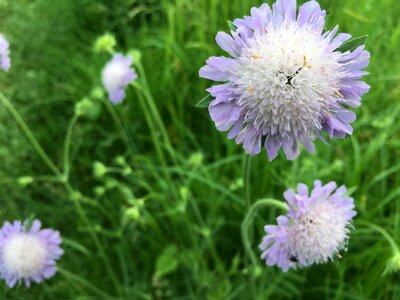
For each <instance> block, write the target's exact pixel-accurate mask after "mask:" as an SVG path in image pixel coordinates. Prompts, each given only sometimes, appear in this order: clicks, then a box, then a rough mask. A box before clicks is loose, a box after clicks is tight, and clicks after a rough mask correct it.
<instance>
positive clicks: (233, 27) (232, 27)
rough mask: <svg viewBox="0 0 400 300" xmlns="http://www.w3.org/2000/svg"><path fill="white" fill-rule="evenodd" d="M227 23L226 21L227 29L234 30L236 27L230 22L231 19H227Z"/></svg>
mask: <svg viewBox="0 0 400 300" xmlns="http://www.w3.org/2000/svg"><path fill="white" fill-rule="evenodd" d="M227 23H228V26H229V29H230V30H231V31H236V29H237V28H236V26H235V25H233V22H232V21H230V20H228V21H227Z"/></svg>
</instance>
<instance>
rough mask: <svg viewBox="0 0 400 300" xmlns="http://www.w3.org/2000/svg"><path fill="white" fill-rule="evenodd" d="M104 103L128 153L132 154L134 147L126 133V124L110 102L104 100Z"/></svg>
mask: <svg viewBox="0 0 400 300" xmlns="http://www.w3.org/2000/svg"><path fill="white" fill-rule="evenodd" d="M102 101H103V103H104V105H105V106H106V108H107V110H108V113H109V114H110V116H111V118H112V119H113V121H114V123H115V126H116V127H117V129H118V131H119V134H120V136H121V139H122V141H123V142H124V144H125V147H126V148H127V150H128V153H129V154H132V150H131V148H132V145H131V143H130V139H129V136H128V134H127V133H126V129H125V126H124V124H123V123H122V120H121V118H120V117H119V116H118V114H117V112H116V111H115V108H114V106H113V105H112V104H111V103H110V101H108V100H104V99H103V100H102ZM132 155H133V154H132Z"/></svg>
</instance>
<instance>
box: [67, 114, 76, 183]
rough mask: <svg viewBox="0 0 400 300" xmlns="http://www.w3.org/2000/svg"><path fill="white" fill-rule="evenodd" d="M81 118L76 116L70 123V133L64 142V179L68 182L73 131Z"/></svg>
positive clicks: (68, 132)
mask: <svg viewBox="0 0 400 300" xmlns="http://www.w3.org/2000/svg"><path fill="white" fill-rule="evenodd" d="M78 119H79V116H78V115H76V114H75V115H74V116H73V117H72V119H71V121H70V122H69V125H68V131H67V134H66V136H65V142H64V178H65V180H66V181H68V178H69V170H70V152H71V137H72V131H73V129H74V127H75V124H76V122H77V121H78Z"/></svg>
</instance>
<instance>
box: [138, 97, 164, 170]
mask: <svg viewBox="0 0 400 300" xmlns="http://www.w3.org/2000/svg"><path fill="white" fill-rule="evenodd" d="M136 94H137V96H138V99H139V102H140V106H141V107H142V110H143V113H144V116H145V118H146V121H147V124H148V125H149V128H150V134H151V137H152V139H153V144H154V147H155V149H156V152H157V156H158V159H159V160H160V163H161V165H162V166H163V167H167V162H166V160H165V157H164V154H163V151H162V149H161V145H160V140H159V138H158V137H157V130H156V128H155V126H154V123H153V121H152V118H151V116H150V114H149V112H148V110H147V107H146V103H145V101H144V99H143V96H142V95H141V94H140V93H139V92H138V91H137V92H136Z"/></svg>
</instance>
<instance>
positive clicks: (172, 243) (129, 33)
mask: <svg viewBox="0 0 400 300" xmlns="http://www.w3.org/2000/svg"><path fill="white" fill-rule="evenodd" d="M268 2H269V3H271V1H268ZM261 3H262V1H257V0H240V1H239V0H230V1H228V0H146V1H145V0H114V1H109V0H102V1H100V0H98V1H96V0H1V1H0V31H1V32H4V33H5V34H6V36H7V37H8V38H9V40H10V43H11V50H12V54H11V57H12V69H11V70H10V72H9V73H1V74H0V90H1V92H2V93H4V94H5V95H7V96H8V97H9V98H10V99H11V101H12V103H13V104H14V105H15V107H16V108H17V110H18V111H19V113H20V114H21V115H22V116H23V118H24V120H25V121H26V123H27V124H28V126H29V128H30V129H31V130H32V132H33V133H34V134H35V136H36V138H37V140H38V141H39V142H40V144H41V145H42V147H43V148H44V149H45V151H46V153H47V154H48V156H49V157H50V158H51V160H52V161H53V162H54V163H55V164H56V166H57V167H58V168H59V169H61V170H62V169H63V167H64V166H65V165H64V163H63V162H64V158H63V157H64V154H63V153H64V143H65V139H66V134H67V131H68V127H69V124H72V125H74V126H73V127H72V126H71V128H72V130H71V151H70V161H71V162H70V164H69V165H70V176H69V184H70V185H69V188H68V186H66V185H65V184H63V183H61V182H57V180H55V178H54V174H52V172H51V170H50V169H49V168H48V167H47V166H46V165H45V164H44V163H43V161H42V160H41V158H40V157H39V156H38V155H37V153H36V152H35V150H34V148H33V147H32V146H31V144H30V143H29V141H28V140H27V139H26V137H25V135H24V133H23V132H22V131H21V130H20V127H19V126H18V124H17V123H16V122H15V120H14V118H13V117H12V116H11V114H10V113H9V111H8V110H7V109H6V108H5V107H4V105H0V166H1V167H0V184H1V188H0V221H1V222H3V221H5V220H9V221H11V220H14V219H25V218H29V217H31V216H32V214H34V215H35V217H37V218H39V219H41V220H42V222H43V224H44V226H45V227H52V228H56V229H59V230H60V231H61V233H62V236H63V238H64V244H63V248H64V249H65V255H64V256H63V257H62V259H61V261H60V263H59V266H60V272H59V273H58V274H57V276H56V277H54V278H52V279H50V280H48V281H47V282H46V283H44V284H41V285H35V286H33V287H32V288H31V289H29V290H28V289H26V288H24V287H17V288H14V289H12V290H10V289H8V288H7V287H6V286H5V284H4V283H1V284H0V298H1V299H7V300H8V299H20V300H26V299H34V300H35V299H57V300H59V299H76V300H78V299H79V300H84V299H118V298H119V299H177V300H178V299H216V300H217V299H218V300H219V299H224V300H225V299H226V300H231V299H241V300H242V299H400V285H399V275H398V274H396V273H394V274H389V275H385V276H383V275H382V273H383V271H384V269H385V266H386V263H387V260H388V259H390V257H391V256H392V251H391V248H390V247H389V244H388V242H387V241H386V240H385V239H384V238H383V237H382V235H380V234H379V233H377V232H376V231H373V230H371V229H370V228H369V227H366V226H364V225H363V224H362V223H361V222H360V221H361V220H363V221H369V222H373V223H375V224H378V225H380V226H382V227H383V228H385V229H386V230H387V232H388V233H389V234H390V235H391V236H392V237H393V238H394V239H395V240H396V241H397V243H399V244H400V228H399V225H400V206H399V201H398V199H399V195H400V185H399V182H400V176H399V172H400V161H399V160H398V157H399V155H400V151H399V150H400V140H399V135H400V122H399V114H400V55H399V46H400V26H399V15H400V2H398V1H397V0H379V1H376V0H336V1H328V0H324V1H320V3H321V5H322V6H323V7H324V8H325V9H327V10H328V11H329V15H328V18H327V29H330V28H333V26H334V25H336V24H340V28H341V31H344V32H350V33H351V34H352V35H353V36H360V35H364V34H368V35H369V39H368V41H367V48H368V50H370V51H371V64H370V66H369V68H368V71H369V72H370V75H369V76H368V77H367V79H366V80H367V82H368V83H369V84H370V85H371V92H370V93H369V94H368V95H366V96H365V97H364V98H363V105H362V107H361V108H359V109H357V110H356V113H357V117H358V120H357V122H356V123H355V124H354V128H355V130H354V134H353V136H352V137H348V138H346V139H345V140H334V141H332V142H331V143H330V145H329V146H326V145H324V144H323V143H322V142H317V143H316V144H317V147H316V148H317V150H316V153H315V154H314V155H310V154H308V153H306V152H305V151H302V154H301V156H300V157H299V158H298V159H297V160H296V161H294V162H289V161H286V160H285V158H284V156H283V155H282V153H281V154H280V155H279V157H278V158H277V159H276V160H275V161H273V162H272V163H269V162H268V160H267V157H266V155H265V154H264V153H263V154H261V155H259V156H257V157H255V158H254V159H253V160H252V170H251V198H252V201H253V202H255V201H256V200H257V199H259V198H265V197H273V198H276V199H282V193H283V191H284V190H285V189H287V188H288V187H294V186H295V185H296V184H297V183H298V182H305V183H307V184H308V185H311V184H312V182H313V181H314V180H315V179H317V178H318V179H321V180H322V181H324V182H327V181H330V180H335V181H337V182H338V183H339V184H345V185H346V186H348V187H351V188H356V190H355V192H354V194H353V196H354V198H355V201H356V204H357V210H358V213H359V214H358V216H357V219H356V221H355V230H354V231H353V232H352V234H351V240H350V243H349V247H348V251H347V252H345V253H342V256H343V259H342V260H339V259H337V260H336V261H335V262H334V263H328V264H326V265H320V266H314V267H310V268H307V269H302V270H296V271H293V270H292V271H289V272H288V273H282V272H281V271H280V270H278V269H277V268H270V267H264V266H263V262H262V261H261V260H260V262H259V263H260V267H262V273H261V275H260V276H255V275H254V273H253V272H252V269H251V268H250V263H249V261H248V258H247V257H246V255H245V253H244V249H243V245H242V242H241V237H240V225H241V222H242V220H243V218H244V216H245V214H246V212H247V208H246V205H245V200H244V189H243V180H242V173H243V163H244V158H245V156H244V154H243V150H242V149H241V147H239V146H236V145H235V143H234V142H233V141H227V139H226V137H225V134H222V133H219V132H218V131H217V130H216V129H215V128H214V125H213V124H212V122H211V120H210V118H209V116H208V113H207V110H204V109H197V108H195V104H196V102H197V101H198V100H200V99H201V98H202V97H204V96H205V95H206V93H205V88H206V87H207V86H209V85H210V82H207V81H206V80H203V79H200V78H199V77H198V70H199V68H200V67H201V66H202V65H203V64H204V62H205V59H206V58H207V57H209V56H210V55H217V54H222V52H221V50H220V49H218V48H217V46H216V44H215V42H214V37H215V34H216V33H217V31H220V30H224V31H226V30H227V29H228V26H227V24H226V20H228V19H230V20H232V19H234V18H235V17H240V16H243V15H245V14H248V13H249V10H250V8H251V7H252V6H255V5H260V4H261ZM105 32H111V33H113V34H115V36H116V37H117V40H118V46H117V50H119V51H123V52H127V51H129V50H130V49H140V51H141V53H142V62H143V68H144V70H145V74H146V76H147V81H148V83H149V91H148V92H150V93H151V94H152V96H153V98H152V99H154V102H155V104H156V109H157V111H158V113H159V114H160V116H161V118H160V120H161V122H162V124H160V122H159V121H160V120H158V119H157V118H156V116H157V113H156V112H155V109H154V107H152V106H151V105H150V104H151V103H150V102H148V100H149V99H151V98H143V95H142V94H141V93H140V92H137V90H136V89H135V88H133V87H131V88H130V89H129V90H128V97H127V99H126V100H125V102H124V103H123V104H122V105H120V106H117V107H114V108H113V107H111V106H110V105H107V104H108V103H107V101H106V99H105V97H104V96H102V97H100V98H98V97H97V98H96V97H94V96H93V93H92V90H93V89H94V88H95V87H97V86H100V75H99V74H100V72H101V69H102V67H103V65H104V64H105V63H106V62H107V60H108V59H109V55H107V54H99V53H94V52H93V44H94V41H95V40H96V38H97V37H98V36H99V35H101V34H103V33H105ZM140 75H141V80H140V82H141V83H142V84H143V80H144V74H143V72H142V73H141V74H140ZM147 96H148V95H147ZM84 97H90V99H91V100H90V101H91V102H90V103H91V105H93V111H94V112H95V113H94V114H93V116H92V117H91V118H88V117H82V118H79V119H78V120H77V121H76V122H75V123H71V119H72V118H73V116H74V106H75V104H76V103H77V102H78V101H80V100H81V99H82V98H84ZM73 121H75V120H73ZM151 128H153V129H154V130H153V131H151ZM163 128H165V132H164V133H165V134H164V135H163V130H162V129H163ZM151 133H154V135H152V134H151ZM166 136H167V137H168V140H169V141H170V144H168V143H166ZM157 149H158V150H157ZM157 151H158V152H157ZM160 156H162V157H164V160H165V161H164V162H163V160H162V159H160ZM95 162H101V163H102V164H103V165H104V166H106V167H107V173H106V174H105V175H104V176H102V177H96V176H94V174H93V170H94V165H95ZM96 165H97V167H99V165H98V164H96ZM25 176H30V177H32V178H34V181H33V183H32V184H30V185H24V184H21V177H25ZM79 205H81V206H79ZM80 208H81V209H80ZM279 213H280V212H279V211H277V210H276V209H266V210H264V211H263V212H262V213H261V214H259V215H258V216H257V218H256V220H255V226H254V234H253V236H254V238H253V240H252V245H253V248H254V251H255V252H256V253H257V255H258V248H257V246H258V244H259V242H260V240H261V237H262V235H263V233H262V227H263V225H264V224H266V223H272V222H275V218H276V217H277V216H278V214H279ZM85 216H86V217H87V218H85ZM89 223H90V224H91V225H90V226H89ZM94 236H97V238H98V239H97V242H96V239H95V238H93V237H94ZM99 246H100V248H101V249H103V250H102V251H103V253H102V252H101V251H100V250H99ZM102 254H103V255H102ZM106 260H107V261H108V263H109V265H108V267H107V264H106V263H105V261H106ZM111 274H114V275H115V278H114V279H115V280H113V277H112V275H111Z"/></svg>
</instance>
